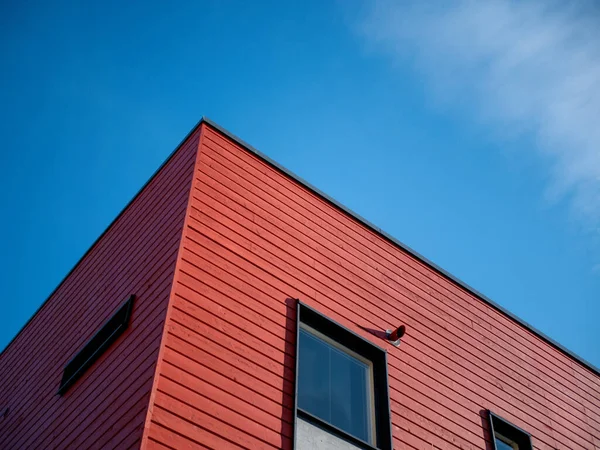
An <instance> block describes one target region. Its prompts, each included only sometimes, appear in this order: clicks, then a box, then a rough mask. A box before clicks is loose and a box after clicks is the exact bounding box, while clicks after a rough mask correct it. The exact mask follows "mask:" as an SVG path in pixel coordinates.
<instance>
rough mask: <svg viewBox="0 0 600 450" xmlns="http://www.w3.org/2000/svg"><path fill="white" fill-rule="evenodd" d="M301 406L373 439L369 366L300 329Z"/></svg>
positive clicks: (299, 404)
mask: <svg viewBox="0 0 600 450" xmlns="http://www.w3.org/2000/svg"><path fill="white" fill-rule="evenodd" d="M298 371H299V373H298V406H299V407H300V408H302V409H304V410H305V411H308V412H309V413H311V414H313V415H315V416H317V417H319V418H321V419H323V420H325V421H327V422H329V423H331V424H332V425H334V426H336V427H338V428H340V429H342V430H344V431H346V432H348V433H350V434H352V435H353V436H356V437H358V438H360V439H362V440H364V441H367V442H372V436H371V427H370V421H371V412H370V402H371V399H370V389H371V387H370V381H369V372H370V366H369V365H368V364H365V363H364V362H362V361H360V360H358V359H357V358H354V357H353V356H351V355H349V354H347V353H346V352H344V351H342V350H340V349H338V348H336V347H334V346H333V345H331V344H329V343H327V342H325V341H324V340H322V339H320V338H318V337H316V336H314V335H312V334H310V333H309V332H308V331H306V330H303V329H302V330H300V355H299V368H298Z"/></svg>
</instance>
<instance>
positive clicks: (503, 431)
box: [489, 411, 533, 450]
mask: <svg viewBox="0 0 600 450" xmlns="http://www.w3.org/2000/svg"><path fill="white" fill-rule="evenodd" d="M489 415H490V429H491V431H492V442H493V444H494V450H532V449H533V446H532V445H531V436H530V435H529V433H528V432H526V431H524V430H522V429H521V428H519V427H517V426H515V425H513V424H512V423H510V422H508V421H507V420H504V419H503V418H501V417H499V416H497V415H496V414H494V413H493V412H491V411H489Z"/></svg>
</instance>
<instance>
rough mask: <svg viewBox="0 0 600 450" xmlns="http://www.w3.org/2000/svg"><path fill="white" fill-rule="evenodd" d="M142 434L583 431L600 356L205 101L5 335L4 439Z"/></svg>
mask: <svg viewBox="0 0 600 450" xmlns="http://www.w3.org/2000/svg"><path fill="white" fill-rule="evenodd" d="M400 325H404V326H405V327H406V333H405V335H404V336H402V337H401V339H400V342H401V345H399V346H397V345H394V343H393V342H392V341H394V340H395V339H396V337H397V336H396V335H395V334H394V335H393V336H390V335H388V334H386V330H390V331H397V328H398V327H399V326H400ZM398 334H400V335H401V334H402V331H400V333H398ZM396 344H397V343H396ZM140 447H141V448H145V449H166V448H171V449H196V448H212V449H229V448H232V449H238V448H244V449H263V448H264V449H278V448H284V449H292V448H296V449H307V448H309V449H313V448H314V449H356V448H366V449H373V448H379V449H391V448H395V449H403V448H411V449H454V448H460V449H494V448H497V449H499V450H500V449H501V450H505V449H517V448H518V449H526V448H532V447H533V448H536V449H586V450H587V449H594V448H600V372H599V370H598V369H597V368H595V367H594V366H592V365H591V364H589V363H587V362H586V361H584V360H582V359H581V358H579V357H577V356H576V355H573V354H572V353H570V352H569V351H567V350H566V349H564V348H563V347H561V346H560V345H559V344H557V343H556V342H554V341H552V340H551V339H549V338H548V337H546V336H544V335H543V334H542V333H540V332H538V331H536V330H535V329H533V328H532V327H530V326H529V325H527V324H526V323H524V322H522V321H521V320H519V319H518V318H516V317H514V316H513V315H511V314H510V313H508V312H507V311H505V310H503V309H502V308H501V307H499V306H498V305H496V304H494V303H493V302H492V301H491V300H489V299H487V298H486V297H484V296H483V295H481V294H480V293H478V292H476V291H474V290H473V289H471V288H470V287H468V286H467V285H465V284H464V283H462V282H460V281H459V280H457V279H456V278H454V277H453V276H452V275H450V274H448V273H447V272H445V271H444V270H443V269H441V268H439V267H437V266H435V265H434V264H433V263H431V262H430V261H427V260H426V259H425V258H423V257H422V256H420V255H418V254H417V253H415V252H414V251H412V250H411V249H409V248H407V247H405V246H404V245H402V244H401V243H400V242H398V241H396V240H395V239H394V238H392V237H390V236H388V235H386V234H385V233H383V232H382V231H381V230H379V229H378V228H376V227H375V226H374V225H372V224H370V223H368V222H367V221H365V220H364V219H362V218H360V217H358V216H357V215H355V214H354V213H352V212H350V211H348V210H346V209H345V208H344V207H342V206H341V205H339V204H337V203H336V202H335V201H334V200H332V199H330V198H328V197H327V196H326V195H324V194H323V193H321V192H319V191H317V190H316V189H314V188H313V187H311V186H310V185H308V184H307V183H305V182H303V181H302V180H300V179H299V178H298V177H296V176H294V175H293V174H291V173H289V172H288V171H286V170H285V169H283V168H281V167H280V166H278V165H277V164H276V163H275V162H273V161H271V160H269V159H268V158H266V157H265V156H263V155H261V154H260V153H258V152H257V151H256V150H254V149H253V148H252V147H250V146H249V145H247V144H245V143H244V142H243V141H241V140H239V139H238V138H236V137H234V136H232V135H231V134H229V133H227V132H226V131H224V130H222V129H221V128H219V127H218V126H217V125H215V124H213V123H211V122H210V121H207V120H203V121H201V122H200V124H199V125H198V126H197V127H195V129H194V130H193V131H192V132H191V133H190V134H189V135H188V136H187V137H186V138H185V140H184V141H183V143H182V144H181V145H180V146H179V147H178V149H177V150H176V151H175V152H174V153H173V155H172V156H171V157H170V158H169V159H168V160H167V162H166V163H165V164H164V165H163V166H162V167H161V168H160V169H159V171H158V172H157V173H156V174H155V175H154V176H153V177H152V179H151V180H150V181H149V182H148V183H147V184H146V185H145V186H144V188H143V189H142V190H141V191H140V193H139V194H138V195H137V196H136V197H135V198H134V199H133V200H132V201H131V203H129V204H128V205H127V207H126V208H125V209H124V210H123V212H122V213H121V214H120V215H119V216H118V217H117V219H116V220H115V221H114V222H113V223H112V224H111V225H110V226H109V228H108V229H107V230H106V231H105V232H104V234H103V235H102V236H100V238H99V239H98V240H97V241H96V243H94V245H93V246H92V247H91V248H90V250H89V251H88V252H87V253H86V254H85V255H84V257H83V258H82V259H81V260H80V261H79V263H78V264H77V265H76V266H75V267H74V268H73V270H72V271H71V272H70V273H69V274H68V275H67V277H66V278H65V279H64V281H63V282H62V283H61V284H60V285H59V286H58V287H57V288H56V290H55V291H54V292H53V293H52V295H50V297H49V298H48V300H47V301H46V302H45V303H44V304H43V305H42V307H41V308H40V309H39V311H38V312H37V313H36V314H35V315H34V316H33V317H32V318H31V320H30V321H29V322H28V323H27V324H26V325H25V327H24V328H23V329H22V330H21V332H20V333H19V334H18V335H17V336H16V337H15V338H14V340H13V341H12V342H11V343H10V344H9V345H8V347H7V348H6V349H5V350H4V351H3V353H2V354H1V356H0V448H1V449H55V448H56V449H63V448H73V449H91V448H95V449H100V448H102V449H104V448H119V449H128V448H140Z"/></svg>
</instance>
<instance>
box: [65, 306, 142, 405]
mask: <svg viewBox="0 0 600 450" xmlns="http://www.w3.org/2000/svg"><path fill="white" fill-rule="evenodd" d="M134 300H135V295H131V296H130V297H129V298H128V299H127V300H126V301H125V303H123V305H121V306H120V307H119V309H118V310H117V312H116V313H115V314H114V315H113V316H112V317H111V318H110V319H108V321H107V322H106V323H105V324H104V325H103V326H102V328H100V330H98V331H97V332H96V334H95V335H94V336H93V337H92V338H91V339H90V340H89V341H88V342H87V344H85V345H84V346H83V348H82V349H81V350H80V351H79V353H77V354H76V355H75V356H74V357H73V358H72V359H71V361H69V362H68V363H67V365H66V366H65V368H64V371H63V376H62V380H61V382H60V387H59V388H58V394H59V395H63V394H64V393H65V392H67V390H68V389H69V388H70V387H71V386H72V385H73V384H75V382H76V381H77V380H78V379H79V378H80V377H81V376H82V375H83V374H84V373H85V371H86V370H87V369H89V368H90V367H91V366H92V365H93V364H94V362H96V360H97V359H98V358H100V356H101V355H102V354H103V353H104V352H105V351H106V350H107V349H108V347H110V345H111V344H112V343H113V342H115V341H116V340H117V339H118V337H119V336H121V335H122V334H123V332H124V331H125V330H126V329H127V327H128V326H129V319H130V317H131V311H132V309H133V302H134Z"/></svg>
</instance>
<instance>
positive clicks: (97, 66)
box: [0, 0, 600, 366]
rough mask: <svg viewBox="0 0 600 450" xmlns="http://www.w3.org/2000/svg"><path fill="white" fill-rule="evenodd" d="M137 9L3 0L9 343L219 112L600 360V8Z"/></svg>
mask: <svg viewBox="0 0 600 450" xmlns="http://www.w3.org/2000/svg"><path fill="white" fill-rule="evenodd" d="M53 3H54V2H53ZM134 3H136V2H113V1H107V2H96V4H88V5H86V7H83V6H81V5H80V4H78V3H77V2H72V3H64V2H63V3H61V2H55V4H54V5H53V6H52V7H50V6H49V5H48V4H47V2H39V3H37V4H35V2H29V3H28V5H27V6H24V5H22V4H19V3H18V2H17V4H15V5H9V4H8V2H4V3H3V4H2V6H1V7H0V8H2V10H1V11H0V17H2V19H0V20H2V27H0V52H1V54H0V56H1V61H2V71H1V75H0V76H1V77H2V83H1V84H0V114H1V120H0V137H1V138H2V143H3V148H2V151H1V153H0V158H1V159H0V163H1V167H2V168H3V177H2V178H0V187H1V188H2V192H4V195H3V196H2V197H1V200H0V202H1V203H0V205H1V209H0V210H1V211H2V217H3V219H4V220H2V222H1V224H0V227H1V231H2V235H3V236H4V239H2V240H0V265H1V267H0V269H1V270H0V277H1V281H2V284H3V286H4V292H3V295H2V303H1V307H0V308H1V309H0V348H3V347H4V346H5V345H6V344H7V343H8V342H9V341H10V339H12V337H13V336H14V335H15V334H16V333H17V332H18V331H19V329H20V328H21V327H22V326H23V325H24V323H25V322H26V321H27V320H28V318H29V317H30V316H31V315H32V314H33V313H34V312H35V310H36V309H37V308H38V307H39V305H40V304H41V303H42V302H43V301H44V300H45V298H46V297H47V296H48V294H49V293H50V292H51V291H52V290H53V289H54V288H55V287H56V285H57V284H58V283H59V282H60V281H61V280H62V278H63V277H64V276H65V275H66V273H67V272H68V271H69V270H70V269H71V267H72V266H73V265H74V264H75V263H76V262H77V261H78V259H79V258H80V257H81V255H82V254H83V253H84V252H85V251H86V250H87V249H88V247H89V246H90V245H91V244H92V242H93V241H94V240H95V239H96V237H97V236H98V235H99V234H100V233H101V232H102V231H103V230H104V229H105V228H106V226H107V225H108V224H109V223H110V222H111V221H112V219H113V218H114V217H115V216H116V215H117V214H118V213H119V211H120V210H121V209H122V208H123V206H124V205H125V204H126V203H127V202H128V201H129V200H130V199H131V197H132V196H133V195H134V194H135V193H136V192H137V191H138V189H139V188H140V187H141V186H142V185H143V183H144V182H145V181H146V180H147V179H148V177H149V176H150V175H151V174H152V173H153V172H154V170H155V169H156V168H157V167H158V166H159V165H160V163H161V162H162V161H163V160H164V159H165V158H166V157H167V155H168V154H169V153H170V152H171V151H172V150H173V148H174V147H175V146H176V145H177V143H178V142H179V141H180V140H181V139H182V138H183V136H185V134H186V133H187V132H188V131H189V130H190V128H191V127H192V126H193V125H194V124H195V123H196V122H197V121H198V119H199V118H200V117H201V116H202V115H206V116H208V117H210V118H211V119H213V120H215V121H216V122H217V123H219V124H221V125H222V126H224V127H225V128H227V129H228V130H230V131H232V132H233V133H235V134H237V135H239V136H240V137H242V138H243V139H244V140H246V141H248V142H250V143H251V144H252V145H254V146H255V147H257V148H258V149H260V150H261V151H262V152H263V153H266V154H267V155H269V156H270V157H272V158H273V159H275V160H276V161H278V162H280V163H281V164H283V165H284V166H286V167H288V168H289V169H291V170H292V171H294V172H295V173H297V174H298V175H300V176H301V177H303V178H305V179H306V180H307V181H309V182H310V183H312V184H314V185H315V186H317V187H318V188H320V189H321V190H323V191H325V192H326V193H328V194H329V195H331V196H333V197H334V198H336V199H337V200H339V201H340V202H341V203H343V204H345V205H347V206H348V207H350V208H351V209H353V210H354V211H356V212H357V213H359V214H360V215H362V216H364V217H366V218H367V219H369V220H370V221H371V222H373V223H375V224H376V225H378V226H380V227H381V228H383V229H384V230H386V231H387V232H389V233H390V234H392V235H393V236H395V237H397V238H398V239H400V240H401V241H403V242H404V243H406V244H407V245H409V246H410V247H412V248H414V249H415V250H417V251H418V252H420V253H421V254H423V255H425V256H426V257H428V258H429V259H431V260H433V261H434V262H435V263H437V264H439V265H441V266H442V267H444V268H445V269H447V270H448V271H450V272H451V273H453V274H454V275H456V276H458V277H459V278H461V279H462V280H464V281H465V282H467V283H469V284H470V285H472V286H473V287H475V288H476V289H478V290H480V291H481V292H483V293H485V294H486V295H487V296H489V297H491V298H492V299H494V300H495V301H496V302H498V303H500V304H501V305H503V306H504V307H506V308H507V309H509V310H510V311H512V312H514V313H515V314H517V315H518V316H519V317H521V318H523V319H524V320H526V321H527V322H529V323H531V324H532V325H534V326H535V327H537V328H539V329H540V330H542V331H543V332H544V333H546V334H548V335H549V336H551V337H552V338H554V339H556V340H558V341H559V342H560V343H562V344H563V345H565V346H566V347H567V348H569V349H571V350H572V351H574V352H576V353H577V354H579V355H581V356H582V357H584V358H586V359H587V360H589V361H590V362H592V363H593V364H595V365H596V366H600V327H598V326H597V317H599V316H600V305H599V302H598V299H599V298H600V239H599V237H600V231H599V230H600V195H599V193H600V149H599V144H600V130H599V128H598V127H597V124H595V123H596V122H595V121H597V120H598V117H600V97H599V96H600V94H599V92H600V89H598V88H599V80H600V45H599V42H600V39H598V37H599V36H598V32H597V30H596V29H595V27H594V26H593V23H594V21H595V20H597V19H598V15H596V11H595V10H591V9H585V8H586V6H585V5H584V6H581V7H578V8H579V9H577V8H574V7H572V6H569V5H571V4H567V6H560V5H559V4H548V3H545V5H546V6H544V7H541V6H540V4H539V3H536V2H535V1H534V2H530V3H527V5H526V6H521V5H520V4H517V3H514V2H509V1H502V0H498V1H491V2H486V5H487V6H475V3H471V2H468V1H462V0H458V1H454V2H444V4H443V6H442V5H441V4H439V5H437V4H436V3H435V2H434V3H431V4H430V6H428V9H423V8H422V6H419V5H420V3H412V2H402V3H395V2H387V1H380V2H374V3H371V2H362V1H360V0H353V1H351V2H327V1H310V0H309V1H303V2H295V3H294V4H292V3H291V2H276V1H272V2H260V4H254V2H233V1H231V2H216V1H207V2H189V3H188V4H186V3H185V2H173V3H177V5H176V6H173V5H164V4H162V3H163V2H144V3H142V2H137V4H134ZM251 3H252V4H251ZM283 3H285V4H283ZM556 61H562V64H556Z"/></svg>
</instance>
